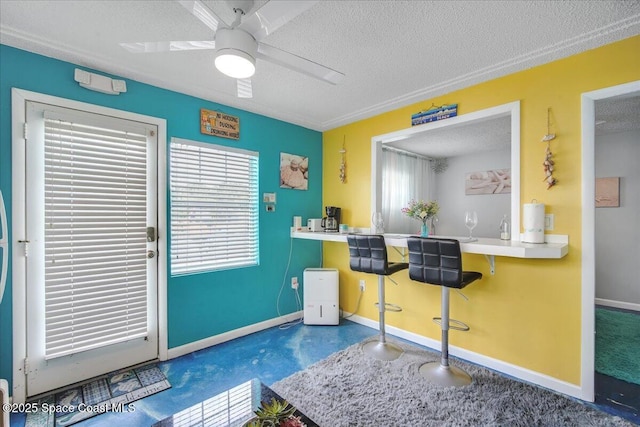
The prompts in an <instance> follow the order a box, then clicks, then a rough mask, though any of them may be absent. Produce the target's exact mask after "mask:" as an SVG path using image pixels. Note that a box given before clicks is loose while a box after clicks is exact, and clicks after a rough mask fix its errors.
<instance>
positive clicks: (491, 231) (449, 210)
mask: <svg viewBox="0 0 640 427" xmlns="http://www.w3.org/2000/svg"><path fill="white" fill-rule="evenodd" d="M448 161H449V167H448V168H447V170H446V171H444V172H442V173H439V174H437V175H436V191H435V198H436V200H438V203H439V204H440V212H439V213H438V223H437V224H436V234H438V235H444V236H468V235H469V230H468V229H467V228H466V227H465V226H464V213H465V211H467V210H475V211H476V212H477V213H478V225H477V226H476V228H475V229H474V230H473V235H474V236H477V237H494V238H499V237H500V230H499V226H500V221H501V220H502V216H503V215H505V214H506V215H507V219H509V218H511V204H510V203H511V195H510V194H485V195H470V196H467V195H465V188H464V179H465V175H466V174H467V173H469V172H480V171H486V170H491V169H508V168H510V167H511V151H510V150H501V151H488V152H484V153H476V154H470V155H466V156H458V157H450V158H449V159H448Z"/></svg>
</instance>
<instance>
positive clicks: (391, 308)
mask: <svg viewBox="0 0 640 427" xmlns="http://www.w3.org/2000/svg"><path fill="white" fill-rule="evenodd" d="M373 305H375V306H376V307H378V306H380V303H378V302H376V303H374V304H373ZM384 311H393V312H396V313H397V312H400V311H402V307H400V306H399V305H396V304H391V303H389V302H386V303H384Z"/></svg>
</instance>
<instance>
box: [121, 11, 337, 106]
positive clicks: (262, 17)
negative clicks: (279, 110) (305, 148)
mask: <svg viewBox="0 0 640 427" xmlns="http://www.w3.org/2000/svg"><path fill="white" fill-rule="evenodd" d="M176 1H178V3H180V4H181V5H182V6H183V7H184V8H185V9H187V10H188V11H189V12H190V13H191V14H192V15H193V16H194V17H196V18H197V19H198V20H200V21H201V22H202V23H203V24H205V25H206V26H207V27H209V28H210V29H211V30H213V32H214V40H207V41H169V42H133V43H120V45H121V46H122V47H123V48H125V49H127V50H128V51H130V52H133V53H149V52H167V51H178V50H194V49H215V51H216V59H215V66H216V68H217V69H218V70H219V71H221V72H222V73H224V74H226V75H228V76H229V77H233V78H235V79H236V81H237V94H238V97H239V98H251V97H252V96H253V94H252V86H251V76H252V75H253V74H254V73H255V69H256V59H260V60H265V61H269V62H272V63H274V64H278V65H280V66H283V67H286V68H289V69H291V70H295V71H298V72H300V73H303V74H306V75H308V76H311V77H315V78H317V79H320V80H322V81H325V82H327V83H330V84H334V85H335V84H338V83H340V82H341V81H342V80H343V79H344V77H345V75H344V74H343V73H341V72H339V71H336V70H333V69H331V68H328V67H325V66H324V65H320V64H318V63H316V62H313V61H310V60H308V59H305V58H302V57H300V56H297V55H294V54H292V53H289V52H286V51H284V50H281V49H278V48H276V47H273V46H270V45H268V44H265V43H262V42H261V40H262V39H263V38H265V37H266V36H267V35H269V34H271V33H273V32H274V31H276V30H277V29H278V28H280V27H281V26H283V25H284V24H286V23H287V22H289V21H290V20H292V19H293V18H295V17H296V16H298V15H300V14H301V13H302V12H304V11H305V10H307V9H309V8H310V7H311V6H313V5H314V4H315V3H317V2H316V1H296V0H289V1H283V0H278V1H269V2H267V3H266V4H265V5H263V6H262V7H261V8H259V9H258V10H257V11H255V12H254V13H252V14H251V15H248V16H245V15H246V14H247V13H249V12H250V11H251V9H252V8H253V6H254V0H228V1H227V4H228V5H229V6H230V7H231V8H232V9H233V12H234V14H235V20H234V21H233V23H231V24H230V25H229V24H226V23H225V22H224V21H223V20H222V19H220V18H219V17H218V16H217V15H216V14H215V13H213V12H212V11H211V10H210V9H209V8H208V7H207V6H206V5H205V4H204V3H202V2H201V1H200V0H176ZM243 16H245V17H244V18H243Z"/></svg>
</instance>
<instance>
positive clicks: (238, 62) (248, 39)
mask: <svg viewBox="0 0 640 427" xmlns="http://www.w3.org/2000/svg"><path fill="white" fill-rule="evenodd" d="M216 49H217V50H216V59H215V65H216V68H217V69H218V70H219V71H220V72H221V73H223V74H226V75H227V76H229V77H233V78H235V79H246V78H249V77H251V76H253V74H254V73H255V72H256V53H257V50H258V43H257V42H256V40H255V39H254V38H253V36H251V35H250V34H249V33H247V32H245V31H242V30H238V29H233V28H223V29H219V30H218V31H217V32H216Z"/></svg>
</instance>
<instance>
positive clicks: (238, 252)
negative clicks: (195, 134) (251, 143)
mask: <svg viewBox="0 0 640 427" xmlns="http://www.w3.org/2000/svg"><path fill="white" fill-rule="evenodd" d="M169 158H170V162H171V166H170V180H169V181H170V192H171V251H170V252H171V261H170V262H171V275H172V276H178V275H184V274H194V273H205V272H211V271H219V270H227V269H232V268H244V267H254V266H257V265H259V264H260V244H259V243H260V242H259V217H260V207H259V197H258V194H259V153H258V152H255V151H249V150H243V149H238V148H234V147H228V146H222V145H216V144H208V143H203V142H198V141H191V140H187V139H181V138H172V139H171V147H170V154H169ZM245 161H246V164H245V163H244V162H245ZM189 162H194V163H193V164H189ZM195 162H198V165H197V166H196V164H195ZM203 166H204V167H203ZM220 167H224V168H225V169H224V170H220V169H216V168H220ZM244 168H246V169H244ZM244 172H246V175H238V173H244ZM229 178H233V180H232V181H229ZM208 183H212V184H214V185H215V186H216V187H215V188H214V187H211V186H209V185H207V184H208ZM247 187H248V190H247ZM189 190H191V191H194V192H195V193H197V194H198V195H199V199H198V200H197V201H196V200H194V199H192V198H191V197H192V196H193V194H194V193H193V192H190V191H189ZM238 190H241V191H242V192H241V196H240V197H241V198H240V199H238V198H234V197H232V196H231V195H230V196H229V197H228V198H227V197H225V196H224V194H234V193H236V194H237V193H238ZM221 194H222V196H221ZM242 196H244V198H242ZM187 211H189V213H187ZM209 212H211V213H212V214H211V215H207V214H208V213H209ZM216 213H218V214H217V215H216ZM203 214H204V215H203ZM191 215H195V217H196V220H195V221H193V222H192V223H191V225H190V226H189V227H188V228H190V229H187V227H186V222H187V221H190V219H189V217H190V216H191ZM205 215H206V216H205ZM181 223H182V224H183V225H182V226H181V225H180V224H181Z"/></svg>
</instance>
